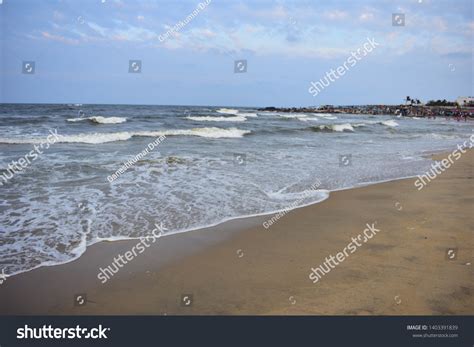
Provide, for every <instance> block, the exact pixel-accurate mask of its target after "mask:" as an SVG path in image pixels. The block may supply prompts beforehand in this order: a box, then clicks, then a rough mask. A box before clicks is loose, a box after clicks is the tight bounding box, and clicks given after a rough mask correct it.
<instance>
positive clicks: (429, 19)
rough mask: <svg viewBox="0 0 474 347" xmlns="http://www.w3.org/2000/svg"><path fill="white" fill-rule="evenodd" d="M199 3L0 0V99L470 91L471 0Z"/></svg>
mask: <svg viewBox="0 0 474 347" xmlns="http://www.w3.org/2000/svg"><path fill="white" fill-rule="evenodd" d="M200 2H201V4H200ZM200 2H199V1H195V0H182V1H179V0H168V1H161V0H156V1H154V0H0V102H2V103H82V104H92V103H95V104H155V105H213V106H250V107H252V106H318V105H326V104H334V105H357V104H359V105H360V104H399V103H402V102H403V101H404V99H405V97H406V96H411V97H412V98H417V99H420V100H421V101H425V102H426V101H428V100H431V99H448V100H453V99H455V98H457V97H458V96H469V95H474V92H473V76H474V72H473V34H474V19H473V11H474V10H473V3H474V1H472V0H399V1H395V0H394V1H388V0H376V1H372V0H358V1H351V0H339V1H331V0H326V1H322V0H317V1H316V0H308V1H306V0H301V1H296V0H295V1H290V0H287V1H284V0H274V1H269V0H261V1H258V0H207V2H206V0H201V1H200ZM394 14H401V15H402V16H400V15H396V16H398V17H396V18H395V19H394V17H393V15H394ZM403 16H404V18H403ZM394 20H395V21H394ZM167 32H168V34H167ZM368 39H371V40H375V42H377V44H378V45H377V46H376V47H375V48H373V49H372V51H371V52H370V53H368V54H367V55H366V56H363V57H359V58H360V59H358V60H357V61H356V64H355V65H354V66H349V68H348V69H347V71H345V73H344V75H343V76H342V75H341V76H339V78H337V79H334V78H333V79H334V81H333V82H331V83H330V84H329V85H328V86H327V87H325V88H324V89H323V90H321V91H320V92H319V93H318V94H317V95H316V96H314V95H312V94H311V93H309V92H308V89H309V87H310V86H311V85H310V83H311V82H312V81H317V80H319V79H321V78H323V77H324V76H325V75H326V73H327V72H329V71H331V69H334V70H336V69H337V67H339V66H342V65H343V64H344V62H346V61H347V59H348V57H349V56H351V54H352V52H356V51H357V49H358V48H359V49H360V48H362V47H363V44H364V43H365V42H367V40H368ZM131 60H133V61H138V65H136V64H135V65H133V66H134V67H135V66H138V71H139V72H138V73H133V69H131V66H130V64H131V63H132V62H130V61H131ZM236 60H245V61H246V65H239V66H245V67H246V69H244V72H240V71H239V70H238V69H237V70H235V65H236V62H235V61H236ZM26 62H34V70H25V66H24V64H27V63H26ZM244 64H245V63H244ZM346 66H347V64H346ZM245 70H246V71H245ZM28 71H32V72H34V73H25V72H28ZM130 71H132V72H130ZM236 71H237V72H236Z"/></svg>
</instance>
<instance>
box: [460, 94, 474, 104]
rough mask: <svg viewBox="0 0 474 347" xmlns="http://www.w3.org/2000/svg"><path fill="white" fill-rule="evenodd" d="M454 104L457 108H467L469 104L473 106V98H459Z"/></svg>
mask: <svg viewBox="0 0 474 347" xmlns="http://www.w3.org/2000/svg"><path fill="white" fill-rule="evenodd" d="M456 103H457V104H458V105H459V106H468V105H469V104H474V97H473V96H460V97H458V98H457V99H456Z"/></svg>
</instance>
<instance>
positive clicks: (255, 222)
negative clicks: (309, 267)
mask: <svg viewBox="0 0 474 347" xmlns="http://www.w3.org/2000/svg"><path fill="white" fill-rule="evenodd" d="M473 154H474V152H473V151H468V153H467V154H465V156H466V157H468V158H467V159H466V158H461V159H460V160H459V161H458V162H463V165H462V166H463V167H464V166H466V165H467V166H469V165H470V168H469V169H468V171H467V172H468V173H469V170H470V176H469V175H468V176H469V177H467V178H472V158H473ZM438 156H440V155H439V154H438ZM441 156H442V155H441ZM466 161H467V164H466ZM458 162H457V163H458ZM469 162H470V163H469ZM456 167H457V166H456V165H453V167H452V168H450V170H448V172H445V173H443V174H442V175H440V177H438V178H437V180H435V181H434V183H432V184H434V185H437V184H438V180H440V181H443V178H442V177H443V176H445V175H447V174H449V175H450V176H451V175H454V171H459V170H460V168H458V169H456ZM414 177H416V176H414ZM412 180H413V177H411V178H401V179H395V180H390V181H388V182H384V183H375V184H371V183H369V184H367V185H363V186H359V187H354V188H347V189H342V190H339V191H334V192H333V191H331V192H330V195H329V197H328V198H327V199H325V200H323V201H321V202H317V203H312V204H309V205H306V206H300V207H296V208H294V209H292V210H291V211H289V212H288V213H287V214H286V215H285V217H284V218H282V219H281V220H280V221H279V222H278V223H276V225H274V226H271V227H270V228H269V231H262V230H260V229H263V227H262V225H261V221H262V220H263V219H264V217H265V216H267V217H268V216H271V215H274V214H275V213H278V212H275V213H274V212H272V213H266V214H263V215H260V216H254V217H243V218H242V217H238V218H234V219H231V220H229V221H226V222H223V223H218V224H217V225H215V226H213V227H209V228H204V229H197V230H198V231H199V232H198V233H189V232H178V233H175V234H172V235H169V236H167V237H165V238H163V239H162V240H161V241H160V242H159V243H158V244H157V245H153V246H152V248H150V250H148V251H147V252H145V253H144V254H143V255H141V256H140V257H138V258H137V259H134V262H132V263H130V264H128V265H127V266H126V267H124V269H122V270H121V271H119V272H118V273H117V274H116V275H115V276H114V277H113V278H111V279H110V281H109V282H108V283H106V284H104V285H102V284H100V281H99V280H98V279H97V278H96V277H95V276H94V275H95V273H97V272H95V273H94V269H95V270H96V271H97V270H98V267H97V266H99V267H100V266H106V265H107V264H109V263H110V259H108V257H109V256H112V257H113V255H116V254H118V253H120V252H121V251H123V250H125V249H128V248H130V245H131V244H132V243H133V241H132V240H127V241H112V242H110V241H109V242H98V243H95V244H93V245H92V246H89V247H88V248H87V249H86V251H85V252H84V253H83V254H82V255H81V256H80V257H79V258H78V259H76V260H74V261H72V262H69V263H66V264H63V265H53V266H47V267H41V268H37V269H35V270H34V271H33V270H30V271H28V272H24V273H21V274H18V275H14V276H10V277H8V278H7V279H6V281H5V282H4V283H3V284H2V285H1V286H0V307H3V308H4V309H5V311H4V309H0V314H31V313H34V314H107V313H109V314H127V313H129V314H130V313H134V314H160V313H161V314H165V313H167V314H268V313H269V314H321V313H318V312H313V311H308V310H306V309H302V308H299V310H296V311H295V310H294V309H295V306H298V305H293V304H291V302H290V303H288V298H289V297H291V296H293V297H294V298H295V297H296V298H298V297H299V296H295V295H289V296H288V297H287V298H286V301H287V302H286V305H283V306H288V305H290V306H289V307H285V309H282V308H281V307H280V308H277V309H268V307H266V308H265V309H263V307H260V306H259V305H257V306H256V307H253V306H248V305H246V304H243V303H242V302H240V304H239V305H238V307H234V308H233V309H231V308H229V304H227V305H224V304H222V305H221V306H222V307H221V308H216V307H214V306H216V304H214V305H209V306H211V307H209V306H207V307H206V308H203V307H201V308H197V309H193V308H184V309H183V307H181V306H179V305H176V300H178V304H179V295H178V294H177V293H176V294H175V295H174V296H171V297H170V296H168V295H165V294H163V295H164V296H163V297H162V299H164V298H166V300H164V302H165V304H164V305H160V307H156V309H149V308H148V309H147V308H146V305H145V306H144V304H145V302H143V300H142V299H140V298H138V297H137V300H136V301H135V302H134V303H133V302H132V303H127V305H125V307H121V308H120V309H117V308H115V307H114V305H112V304H111V302H113V301H114V300H111V301H110V300H105V299H106V297H108V296H112V297H115V298H117V297H121V296H122V297H123V296H124V295H125V296H126V295H131V296H134V295H138V293H142V294H144V298H147V299H150V295H151V294H150V293H149V291H148V290H147V289H146V288H147V285H145V283H146V284H149V285H152V286H156V289H157V290H160V291H161V290H163V292H164V293H169V292H173V290H172V289H171V283H174V284H175V287H173V288H176V287H180V288H182V291H184V290H185V287H186V286H184V285H183V282H186V278H187V277H186V275H184V276H181V275H173V273H172V270H170V269H174V268H179V269H185V272H186V273H188V274H192V273H193V271H194V270H196V269H197V270H199V269H200V268H199V266H197V267H196V266H195V265H194V264H195V262H196V259H197V261H198V263H200V262H199V259H202V258H207V259H214V260H215V259H217V260H218V263H219V261H220V260H222V261H223V262H224V263H226V262H229V261H230V265H229V266H230V267H234V268H235V267H237V268H238V265H236V264H234V263H235V261H236V260H237V261H239V260H245V259H247V258H246V257H245V255H247V252H248V251H247V248H243V246H241V247H242V248H236V247H235V246H231V248H233V249H234V252H232V253H233V254H226V256H224V257H222V256H221V257H218V258H216V256H215V254H214V256H212V254H213V253H216V252H218V250H219V249H222V248H226V247H227V248H229V246H228V245H229V244H230V245H233V244H234V245H235V244H242V239H244V241H245V242H244V244H246V247H252V246H251V244H252V243H253V242H254V241H259V240H260V243H261V238H262V236H261V235H259V234H261V233H262V232H263V233H268V232H270V233H271V232H272V231H277V232H279V233H280V234H281V235H280V237H281V238H283V239H285V233H284V232H283V231H285V230H286V231H288V230H287V229H288V227H290V229H295V230H297V231H299V230H302V229H304V228H302V226H301V224H305V223H306V220H307V219H308V215H312V214H314V211H317V210H321V209H323V210H324V208H323V207H322V206H325V208H326V207H327V206H328V205H329V206H332V209H329V210H328V211H327V212H330V214H331V213H333V212H334V211H333V212H331V211H332V210H334V209H336V210H337V206H334V200H337V201H339V202H340V203H344V202H345V200H347V198H346V197H350V196H354V195H355V196H357V195H358V194H365V193H364V192H367V191H369V192H370V193H369V196H371V194H372V195H374V194H375V195H374V198H373V199H372V198H371V199H369V200H362V202H364V201H365V202H366V203H371V202H373V201H372V200H374V199H375V200H377V199H376V197H377V196H378V195H379V193H378V190H383V189H384V188H383V187H387V186H395V187H399V186H406V185H407V182H411V181H412ZM465 181H467V183H470V184H472V183H471V182H469V181H468V180H467V179H466V177H465ZM409 186H410V184H409ZM430 188H431V187H425V189H426V190H429V189H430ZM398 190H399V188H395V192H397V191H398ZM411 190H412V191H413V192H414V193H415V194H417V193H418V192H417V191H416V188H415V186H414V185H413V184H411ZM361 192H362V193H361ZM393 194H395V195H397V194H396V193H394V192H392V195H393ZM420 194H421V192H420ZM467 200H468V201H469V199H467ZM468 204H469V203H468ZM392 205H393V204H392ZM356 207H357V206H355V205H354V203H352V205H351V208H356ZM415 207H417V206H415ZM465 207H468V206H465ZM392 208H393V206H392ZM348 211H349V213H350V208H349V209H348ZM395 212H399V211H397V210H396V209H395ZM295 215H296V216H299V217H297V218H296V219H295ZM302 216H305V218H301V217H302ZM468 216H469V214H467V215H466V216H465V217H464V218H466V217H468ZM319 217H321V218H326V215H324V214H322V215H319ZM352 217H353V218H354V219H355V218H356V217H357V216H352ZM345 219H347V217H345ZM350 219H351V218H349V220H350ZM344 222H347V221H346V220H343V221H339V222H336V221H332V222H331V223H333V224H334V223H335V224H336V226H337V224H338V223H344ZM367 222H370V221H367ZM359 224H360V225H359ZM351 225H353V227H355V230H354V234H356V232H355V231H356V230H357V229H362V227H363V225H364V224H363V223H362V224H361V223H351ZM357 227H359V228H357ZM278 229H280V230H278ZM281 229H283V230H281ZM194 230H196V229H194ZM343 231H344V229H342V231H341V232H343ZM359 231H360V230H359ZM282 232H283V233H282ZM256 233H258V234H256ZM305 235H306V234H305ZM326 236H329V239H332V238H333V237H334V236H333V235H329V234H327V235H326ZM286 237H287V235H286ZM305 237H307V238H308V240H309V241H314V240H313V238H312V235H311V234H308V235H306V236H305ZM313 237H314V236H313ZM321 237H322V239H321V240H319V238H321ZM316 238H317V239H318V240H319V241H321V242H325V243H326V246H328V245H329V246H330V245H331V244H332V243H331V242H329V241H328V240H326V239H325V238H324V237H323V236H319V237H316ZM291 241H292V240H291V237H290V240H288V239H286V243H288V242H291ZM333 241H334V240H333ZM467 241H469V239H468V240H467ZM470 241H471V245H469V242H465V243H460V244H463V245H464V244H466V245H467V246H469V247H471V249H472V237H471V240H470ZM239 242H240V243H239ZM257 243H258V242H257ZM263 244H264V243H263ZM155 246H156V247H155ZM300 246H303V245H301V244H300ZM467 246H466V247H467ZM279 247H280V248H278V247H276V248H278V249H280V250H281V251H282V252H283V253H288V252H290V250H288V249H287V248H288V247H289V246H286V248H285V247H283V248H281V247H282V245H281V244H280V245H279ZM303 248H304V247H303ZM326 248H327V247H326ZM329 248H332V249H333V250H336V249H338V248H339V247H329ZM392 248H393V247H389V248H387V249H392ZM239 249H240V250H241V251H242V250H243V251H242V252H241V253H242V257H240V254H237V253H236V252H237V251H238V250H239ZM382 249H383V247H382ZM176 250H179V252H176ZM261 251H263V253H265V252H264V250H261ZM302 251H303V250H302ZM360 252H363V251H360ZM218 253H219V252H218ZM323 253H324V252H323ZM325 254H329V251H328V252H326V253H325ZM221 255H222V254H221ZM229 256H230V257H231V258H232V259H231V260H229V259H228V258H229ZM253 256H254V257H256V258H257V260H254V261H255V262H256V264H260V266H262V265H261V259H260V261H259V260H258V258H259V256H258V251H257V253H256V254H253ZM294 256H295V257H296V255H294ZM260 257H264V255H261V256H260ZM356 257H358V253H357V254H356V255H354V259H355V258H356ZM241 258H242V259H241ZM314 258H315V260H314V263H315V264H313V265H314V266H316V265H317V264H316V263H318V257H314ZM353 261H354V260H348V261H347V262H350V263H352V262H353ZM470 261H471V260H469V262H470ZM200 264H201V265H202V263H200ZM216 266H218V265H216ZM341 266H342V267H344V266H345V264H343V265H341ZM208 270H209V269H208ZM214 270H215V269H214ZM267 270H268V271H269V272H275V271H276V270H275V268H274V267H272V266H270V267H269V268H268V269H267ZM144 271H145V272H144ZM170 271H171V272H170ZM334 271H335V272H337V271H339V270H338V269H336V270H334ZM179 273H180V274H181V273H182V271H181V272H179ZM217 274H218V272H213V271H210V272H209V271H207V272H206V276H208V277H210V278H215V276H217V277H218V278H219V277H220V276H218V275H217ZM331 274H332V273H331ZM331 274H329V275H328V276H331ZM222 276H224V275H222ZM328 276H326V277H328ZM161 277H164V278H166V279H171V281H170V283H168V282H167V283H166V285H165V288H162V287H160V286H159V285H158V284H157V282H161V281H158V280H157V278H161ZM224 277H226V276H224ZM284 277H285V276H284ZM356 277H357V276H356ZM43 278H47V279H49V280H48V281H46V282H45V281H44V280H43ZM328 278H329V277H328ZM58 279H63V280H65V283H67V285H65V287H64V288H62V290H58V289H54V288H52V287H51V285H50V284H49V283H50V282H56V281H57V280H58ZM253 280H254V281H256V282H257V283H260V281H259V280H258V279H255V278H253ZM327 280H328V279H327V278H323V280H322V282H323V285H324V282H325V281H327ZM129 281H132V282H133V285H132V284H128V282H129ZM226 281H227V282H233V279H232V278H227V279H226ZM193 282H200V281H199V279H193ZM269 282H270V283H273V280H269ZM290 282H291V281H290ZM234 284H235V283H234ZM235 285H236V284H235ZM306 285H307V286H312V283H311V282H310V281H308V283H306ZM339 285H342V284H341V283H339ZM297 287H298V288H299V287H300V285H299V286H297ZM303 287H305V285H303ZM199 288H200V289H199V291H197V293H200V291H202V290H204V289H203V288H202V287H199ZM226 288H227V287H226ZM244 288H245V291H248V287H244ZM464 288H467V291H468V292H469V295H468V297H469V298H472V281H471V286H464ZM227 289H228V288H227ZM208 290H210V289H208ZM135 291H137V292H138V293H137V294H135ZM174 291H176V290H174ZM38 292H39V294H40V297H43V300H37V299H35V298H34V296H35V295H37V294H38ZM50 292H52V293H54V295H49V298H47V299H46V300H44V296H46V293H50ZM193 292H196V290H194V291H193ZM224 292H225V290H224ZM5 293H6V295H5ZM41 293H43V294H44V295H41ZM73 293H88V298H89V299H90V300H91V303H92V302H101V303H102V302H104V305H97V304H91V305H86V306H84V307H74V306H73V305H72V304H73V302H72V296H73ZM184 293H186V292H185V291H184ZM217 293H218V294H219V293H220V292H217ZM457 295H458V296H459V295H461V294H457ZM138 296H139V295H138ZM196 296H198V297H200V295H196ZM461 296H462V295H461ZM95 298H100V299H101V300H97V299H95ZM253 299H255V298H253ZM155 300H156V298H154V299H153V301H155ZM227 301H229V300H227ZM392 301H393V299H392ZM170 302H173V303H174V305H173V304H171V303H170ZM230 302H232V300H230ZM253 302H254V304H255V300H253ZM297 302H298V300H297ZM283 304H285V303H283ZM217 306H219V305H217ZM231 306H232V305H231ZM263 306H265V305H263ZM273 306H274V305H273ZM224 307H225V308H224ZM186 309H188V310H186ZM189 309H191V310H189ZM473 311H474V310H473V309H472V304H471V308H469V309H468V311H462V310H461V311H459V312H455V313H457V314H459V313H465V312H468V313H469V312H470V313H472V312H473ZM354 312H355V313H354V314H360V313H361V312H359V311H357V310H356V311H354ZM435 312H436V311H435ZM377 313H378V312H371V311H370V310H368V311H366V314H377ZM404 313H406V312H404ZM419 313H420V314H433V313H429V312H428V313H427V312H424V311H422V312H419ZM322 314H341V311H340V308H339V309H334V310H332V311H331V310H328V311H327V312H325V313H322ZM362 314H364V313H363V312H362ZM378 314H380V313H378ZM381 314H396V313H393V312H391V311H390V310H388V311H383V312H382V313H381ZM409 314H410V313H409ZM411 314H413V313H411ZM415 314H416V312H415Z"/></svg>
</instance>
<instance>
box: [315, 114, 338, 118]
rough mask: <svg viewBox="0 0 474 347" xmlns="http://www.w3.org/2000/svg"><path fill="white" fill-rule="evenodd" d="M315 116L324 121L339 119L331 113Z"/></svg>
mask: <svg viewBox="0 0 474 347" xmlns="http://www.w3.org/2000/svg"><path fill="white" fill-rule="evenodd" d="M313 115H314V116H316V117H321V118H324V119H337V117H336V116H334V115H332V114H330V113H313Z"/></svg>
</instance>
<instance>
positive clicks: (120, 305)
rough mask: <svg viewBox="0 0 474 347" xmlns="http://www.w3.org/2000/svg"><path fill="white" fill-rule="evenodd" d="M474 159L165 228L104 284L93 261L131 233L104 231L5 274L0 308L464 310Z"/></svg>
mask: <svg viewBox="0 0 474 347" xmlns="http://www.w3.org/2000/svg"><path fill="white" fill-rule="evenodd" d="M446 155H447V154H440V155H437V156H435V158H437V159H442V158H445V157H446ZM473 163H474V152H473V151H472V150H471V151H468V152H467V153H466V154H464V155H463V156H462V157H461V158H460V159H459V160H458V161H456V162H455V163H454V165H452V167H451V168H449V169H448V170H446V171H445V172H444V173H442V174H441V175H439V176H438V177H437V178H436V179H435V180H433V181H432V182H430V183H429V184H428V185H427V186H426V187H424V188H423V189H422V190H421V191H418V190H417V189H416V187H415V186H414V181H415V179H413V178H410V179H403V180H398V181H392V182H386V183H380V184H374V185H370V186H366V187H361V188H355V189H349V190H343V191H337V192H333V193H331V195H330V197H329V198H328V199H327V200H325V201H324V202H322V203H318V204H315V205H311V206H307V207H303V208H299V209H296V210H293V211H291V212H290V213H288V214H286V215H285V216H283V217H282V218H280V219H279V220H278V222H276V223H274V224H273V225H272V226H271V227H269V228H268V229H265V228H264V227H263V226H262V222H263V221H265V220H268V219H269V218H271V217H272V216H271V215H270V216H264V217H255V218H249V219H242V220H234V221H231V222H227V223H224V224H221V225H218V226H216V227H213V228H209V229H205V230H200V231H195V232H189V233H184V234H176V235H171V236H167V237H164V238H161V239H159V240H158V242H156V243H155V244H154V245H153V246H151V247H150V248H148V249H147V250H146V251H145V252H144V253H143V254H140V255H138V256H137V257H136V258H135V259H134V260H133V261H131V262H129V263H128V264H126V265H125V266H124V267H123V268H122V269H121V270H120V271H119V272H118V273H117V274H116V275H115V276H114V277H112V278H111V279H110V280H108V281H107V283H105V284H101V281H100V280H99V279H98V278H97V274H98V270H99V268H101V267H102V268H104V267H106V266H107V265H109V264H110V263H111V262H112V260H113V257H114V256H116V255H117V254H119V253H121V254H124V253H125V252H126V251H128V250H130V249H131V248H132V247H133V246H134V245H135V244H136V243H137V242H136V241H118V242H101V243H99V244H96V245H94V246H92V247H89V248H88V249H87V251H86V253H85V254H83V255H82V256H81V257H80V258H79V259H77V260H76V261H73V262H70V263H68V264H64V265H59V266H52V267H42V268H39V269H36V270H33V271H30V272H27V273H24V274H20V275H17V276H13V277H10V278H7V279H6V280H5V281H4V283H3V284H2V285H1V286H0V314H68V315H70V314H72V315H75V314H79V315H83V314H93V315H95V314H153V315H154V314H157V315H164V314H167V315H173V314H179V315H188V314H191V315H196V314H198V315H199V314H204V315H208V314H217V315H222V314H252V315H253V314H257V315H287V314H290V315H454V314H457V315H460V314H472V313H473V312H474V300H473V298H472V296H473V290H474V282H473V276H472V254H473V253H472V251H473V246H474V245H473V237H472V235H473V231H474V228H473V221H472V206H473V204H474V189H473V188H474V181H473ZM367 223H369V224H372V223H376V224H375V226H376V228H377V229H378V230H380V232H378V233H377V234H376V235H375V236H373V238H372V239H370V240H368V241H367V242H366V243H364V244H362V246H361V247H359V248H358V249H357V250H356V251H355V252H354V253H353V254H350V256H349V257H347V258H346V259H345V260H344V261H343V262H341V263H340V264H339V265H338V266H336V267H335V268H333V269H332V270H331V271H330V272H329V273H327V274H326V275H325V276H323V277H322V278H321V279H320V280H319V281H318V282H317V283H313V282H312V281H311V280H310V279H309V277H308V276H309V274H310V272H311V268H312V267H316V266H318V265H320V264H322V263H323V262H324V259H325V257H328V256H330V255H331V254H332V255H336V253H337V252H340V251H342V250H343V249H344V247H345V246H346V245H347V244H348V243H349V242H350V241H351V238H352V237H355V236H357V235H358V234H360V233H362V232H363V230H364V229H365V228H366V224H367ZM449 249H453V252H454V253H453V252H451V254H454V256H452V258H453V259H450V258H449V256H448V254H447V252H448V251H449ZM78 293H83V294H86V296H87V302H86V304H85V305H83V306H75V305H74V295H76V294H78ZM186 295H187V296H189V297H190V299H191V301H188V302H189V305H186V304H183V302H182V300H183V296H186Z"/></svg>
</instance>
